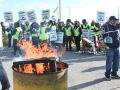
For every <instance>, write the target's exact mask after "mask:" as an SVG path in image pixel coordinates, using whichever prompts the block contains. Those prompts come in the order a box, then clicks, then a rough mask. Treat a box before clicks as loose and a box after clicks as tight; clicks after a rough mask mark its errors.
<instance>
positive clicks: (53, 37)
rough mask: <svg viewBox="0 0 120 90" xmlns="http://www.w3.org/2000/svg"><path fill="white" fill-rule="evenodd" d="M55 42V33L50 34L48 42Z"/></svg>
mask: <svg viewBox="0 0 120 90" xmlns="http://www.w3.org/2000/svg"><path fill="white" fill-rule="evenodd" d="M56 40H57V34H56V33H51V34H50V41H56Z"/></svg>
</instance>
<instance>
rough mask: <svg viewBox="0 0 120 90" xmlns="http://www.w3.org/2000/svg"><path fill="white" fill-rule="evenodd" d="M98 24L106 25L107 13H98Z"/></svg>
mask: <svg viewBox="0 0 120 90" xmlns="http://www.w3.org/2000/svg"><path fill="white" fill-rule="evenodd" d="M97 23H105V12H101V11H98V12H97Z"/></svg>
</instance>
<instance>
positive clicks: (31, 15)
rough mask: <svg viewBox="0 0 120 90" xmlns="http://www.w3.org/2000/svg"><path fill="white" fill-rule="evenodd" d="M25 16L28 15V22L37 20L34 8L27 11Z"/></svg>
mask: <svg viewBox="0 0 120 90" xmlns="http://www.w3.org/2000/svg"><path fill="white" fill-rule="evenodd" d="M27 16H28V19H29V22H34V21H36V20H37V17H36V14H35V11H34V10H33V11H29V12H27Z"/></svg>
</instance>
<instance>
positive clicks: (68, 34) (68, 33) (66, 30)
mask: <svg viewBox="0 0 120 90" xmlns="http://www.w3.org/2000/svg"><path fill="white" fill-rule="evenodd" d="M65 34H66V35H67V36H71V35H72V33H71V27H69V28H68V29H67V28H65Z"/></svg>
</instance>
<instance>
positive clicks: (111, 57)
mask: <svg viewBox="0 0 120 90" xmlns="http://www.w3.org/2000/svg"><path fill="white" fill-rule="evenodd" d="M106 57H107V58H106V72H105V76H110V74H111V75H117V71H118V68H119V48H110V49H109V50H107V49H106ZM111 68H112V72H111Z"/></svg>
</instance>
